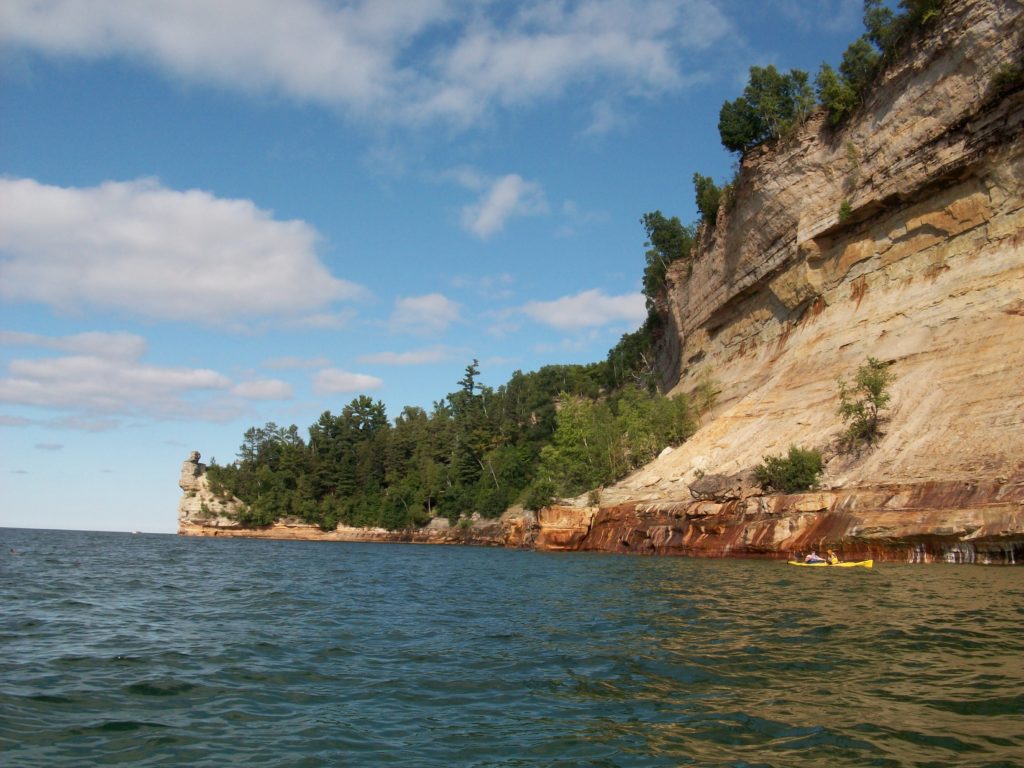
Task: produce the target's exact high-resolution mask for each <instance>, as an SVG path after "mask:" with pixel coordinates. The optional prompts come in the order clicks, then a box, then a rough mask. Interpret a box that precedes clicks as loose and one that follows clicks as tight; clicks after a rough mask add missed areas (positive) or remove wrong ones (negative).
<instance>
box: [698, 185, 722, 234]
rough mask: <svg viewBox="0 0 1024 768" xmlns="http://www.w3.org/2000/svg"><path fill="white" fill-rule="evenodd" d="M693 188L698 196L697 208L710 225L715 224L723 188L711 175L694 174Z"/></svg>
mask: <svg viewBox="0 0 1024 768" xmlns="http://www.w3.org/2000/svg"><path fill="white" fill-rule="evenodd" d="M693 189H694V192H695V193H696V196H697V210H698V211H700V215H701V217H702V218H703V219H704V221H705V222H706V223H707V225H708V226H709V227H713V226H715V219H717V218H718V207H719V205H720V203H721V201H722V190H721V188H720V187H719V186H718V185H717V184H715V181H714V179H712V178H711V177H710V176H701V175H700V174H699V173H695V174H693Z"/></svg>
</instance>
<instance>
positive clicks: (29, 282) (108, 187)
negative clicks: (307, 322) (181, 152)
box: [0, 178, 361, 325]
mask: <svg viewBox="0 0 1024 768" xmlns="http://www.w3.org/2000/svg"><path fill="white" fill-rule="evenodd" d="M317 240H318V235H317V233H316V231H315V230H314V229H313V228H312V227H310V226H309V225H308V224H306V223H304V222H302V221H277V220H275V219H274V218H273V216H272V214H271V213H270V212H269V211H265V210H261V209H259V208H257V207H256V206H255V205H254V204H253V203H252V202H250V201H248V200H231V199H223V198H217V197H214V196H213V195H211V194H210V193H208V192H203V191H200V190H189V191H187V192H178V191H175V190H171V189H167V188H165V187H162V186H160V184H158V183H157V182H156V181H153V180H137V181H130V182H106V183H104V184H101V185H100V186H97V187H89V188H64V187H55V186H48V185H44V184H40V183H38V182H36V181H34V180H32V179H3V178H0V252H2V253H3V254H4V255H5V256H6V258H4V259H0V299H2V300H6V301H15V300H18V301H25V300H28V301H37V302H42V303H45V304H49V305H51V306H53V307H55V308H57V309H60V310H64V311H75V310H78V309H80V308H82V307H83V306H91V307H104V308H111V309H117V310H121V311H125V312H129V313H131V314H135V315H139V316H143V317H149V318H157V319H164V320H184V321H194V322H199V323H203V324H206V325H238V324H239V323H244V322H245V321H246V320H252V319H256V318H264V317H286V318H292V319H295V320H298V319H299V318H302V317H306V316H308V315H309V314H310V313H315V312H319V311H320V310H322V309H323V308H325V307H327V306H329V305H330V304H331V303H332V302H334V301H337V300H341V299H349V298H353V297H355V296H357V295H358V294H359V293H360V292H361V289H360V288H358V287H357V286H355V285H354V284H352V283H349V282H347V281H344V280H340V279H338V278H335V277H333V276H332V275H331V274H330V273H329V272H328V271H327V269H326V268H325V267H324V265H323V264H322V263H321V262H320V260H319V258H318V257H317V255H316V251H315V246H316V243H317Z"/></svg>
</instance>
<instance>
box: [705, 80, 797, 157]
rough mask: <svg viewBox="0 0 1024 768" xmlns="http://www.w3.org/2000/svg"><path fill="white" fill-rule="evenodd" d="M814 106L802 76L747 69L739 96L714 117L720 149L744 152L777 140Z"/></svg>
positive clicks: (726, 103)
mask: <svg viewBox="0 0 1024 768" xmlns="http://www.w3.org/2000/svg"><path fill="white" fill-rule="evenodd" d="M814 104H815V101H814V91H813V90H812V89H811V86H810V85H809V84H808V79H807V73H806V72H803V71H802V70H799V69H792V70H790V71H789V73H788V74H783V73H781V72H779V71H778V70H777V69H776V68H775V67H774V66H773V65H768V66H767V67H751V68H750V80H749V81H748V82H747V87H746V88H744V89H743V95H742V96H740V97H739V98H738V99H736V100H734V101H727V102H725V103H724V104H723V105H722V109H721V110H720V111H719V113H718V134H719V138H721V140H722V146H724V147H725V148H726V149H728V150H729V151H731V152H746V151H747V150H748V149H750V148H751V147H754V146H757V145H758V144H760V143H762V142H764V141H767V140H768V139H778V138H780V137H782V136H784V135H786V134H787V133H789V131H791V130H792V129H793V128H794V127H796V126H797V125H799V124H800V123H802V122H803V121H804V119H806V117H807V116H808V115H809V114H810V113H811V110H812V109H814Z"/></svg>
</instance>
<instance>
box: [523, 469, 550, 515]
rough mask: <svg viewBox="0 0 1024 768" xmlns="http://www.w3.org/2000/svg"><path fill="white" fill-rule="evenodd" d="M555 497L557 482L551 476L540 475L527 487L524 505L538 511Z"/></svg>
mask: <svg viewBox="0 0 1024 768" xmlns="http://www.w3.org/2000/svg"><path fill="white" fill-rule="evenodd" d="M554 499H555V483H554V481H553V480H551V478H547V477H539V478H537V479H536V480H535V481H534V482H533V483H531V484H530V487H529V488H528V489H527V492H526V496H525V497H523V506H524V507H525V508H526V509H529V510H532V511H534V512H536V511H537V510H539V509H541V508H543V507H546V506H548V505H549V504H551V502H552V501H554Z"/></svg>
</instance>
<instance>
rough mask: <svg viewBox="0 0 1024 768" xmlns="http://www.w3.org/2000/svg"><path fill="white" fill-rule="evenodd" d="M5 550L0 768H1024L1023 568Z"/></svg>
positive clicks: (526, 555) (211, 545)
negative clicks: (815, 566) (820, 767)
mask: <svg viewBox="0 0 1024 768" xmlns="http://www.w3.org/2000/svg"><path fill="white" fill-rule="evenodd" d="M0 547H2V549H0V567H2V571H0V599H2V602H0V605H2V609H0V764H3V765H4V766H65V765H66V766H92V765H144V766H156V765H160V766H163V765H175V766H177V765H189V766H224V765H245V766H264V765H265V766H319V765H331V766H334V765H344V766H349V765H351V766H386V765H409V766H680V765H700V766H759V765H768V766H810V765H822V764H824V763H823V761H827V763H828V764H829V765H832V766H837V765H843V766H846V765H849V766H865V765H878V766H909V765H921V766H950V765H958V766H1020V765H1024V630H1022V625H1024V569H1020V568H998V567H981V566H943V565H933V566H891V565H889V566H882V567H876V568H875V569H874V570H871V571H868V570H864V569H841V570H840V569H837V570H826V569H813V568H792V567H789V566H786V565H785V564H782V563H778V562H755V561H741V560H731V561H709V560H685V559H667V558H666V559H652V558H639V557H625V556H614V555H582V554H542V553H536V552H519V551H509V550H494V549H474V548H463V547H438V546H408V545H406V546H403V545H387V544H339V543H328V542H274V541H256V540H241V539H235V540H220V539H190V538H181V537H176V536H170V535H130V534H114V533H78V532H62V531H29V530H3V529H0ZM12 550H13V552H12Z"/></svg>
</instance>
